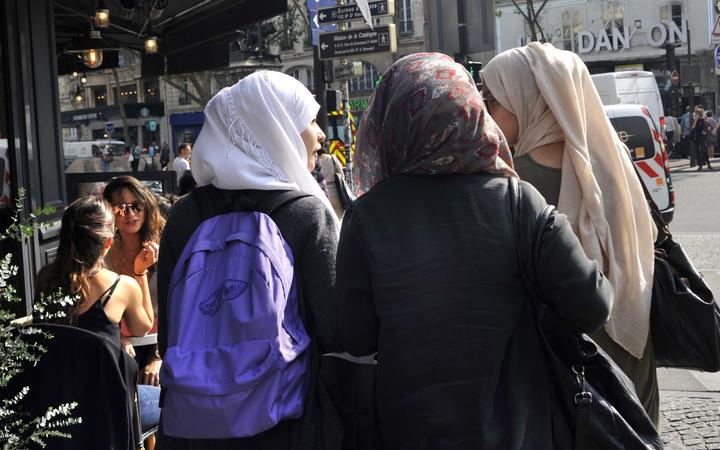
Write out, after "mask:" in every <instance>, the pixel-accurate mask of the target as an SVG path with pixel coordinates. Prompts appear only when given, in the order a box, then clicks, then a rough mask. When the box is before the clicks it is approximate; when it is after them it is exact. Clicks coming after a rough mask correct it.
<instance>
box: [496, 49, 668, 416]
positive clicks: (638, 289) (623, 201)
mask: <svg viewBox="0 0 720 450" xmlns="http://www.w3.org/2000/svg"><path fill="white" fill-rule="evenodd" d="M482 78H483V93H484V95H485V101H486V103H487V107H488V110H489V112H490V114H491V115H492V117H493V119H495V121H496V122H497V123H498V125H499V126H500V128H501V129H502V130H503V133H504V134H505V137H506V138H507V140H508V143H509V144H510V145H512V146H513V147H514V150H515V152H514V157H515V161H516V166H515V169H516V171H517V173H518V175H519V176H520V178H521V179H523V180H525V181H528V182H529V183H531V184H533V185H534V186H535V187H536V188H538V190H539V191H540V193H542V194H543V195H544V196H545V197H546V199H547V201H548V203H551V204H555V205H557V207H558V210H559V211H560V212H562V213H564V214H566V215H567V216H568V220H569V221H570V224H571V225H572V228H573V231H574V232H575V234H576V235H577V236H578V237H579V239H580V242H581V243H582V246H583V248H584V249H585V252H586V253H587V255H588V256H589V257H590V258H592V259H594V260H596V261H598V262H599V263H600V264H601V267H602V268H603V271H604V272H605V274H606V275H607V276H608V278H609V279H610V281H611V282H612V284H613V288H614V291H615V302H614V305H613V309H612V313H611V315H610V319H609V320H608V322H607V323H606V324H605V327H604V331H602V330H601V331H600V332H598V333H595V334H594V335H593V338H595V339H596V341H597V342H598V343H599V344H600V345H601V346H602V347H603V348H604V349H605V350H606V351H607V352H608V353H609V354H610V356H611V357H612V358H613V359H614V360H615V362H617V364H618V365H619V366H620V367H621V368H622V369H623V370H624V371H625V373H626V374H627V375H628V376H629V377H630V378H631V379H632V380H633V382H634V383H635V388H636V390H637V393H638V396H639V397H640V400H641V401H642V403H643V406H644V407H645V409H646V411H647V412H648V414H649V415H650V417H651V418H652V419H653V420H654V421H655V423H657V422H658V407H659V398H658V388H657V374H656V371H655V359H654V356H653V352H652V346H651V342H650V339H649V331H650V303H651V302H650V299H651V291H652V282H653V267H654V266H653V233H654V229H653V225H652V220H651V218H650V213H649V210H648V206H647V203H646V200H645V197H644V195H643V191H642V187H641V185H640V182H639V180H638V177H637V175H636V174H635V171H634V169H633V167H632V162H631V161H630V158H628V157H627V153H626V149H625V146H624V144H622V143H621V142H620V140H619V139H618V137H617V134H616V133H615V131H614V129H613V127H612V125H611V124H610V121H609V120H608V118H607V116H606V115H605V112H604V109H603V106H602V103H601V101H600V97H599V96H598V93H597V90H596V89H595V86H594V84H593V82H592V80H591V78H590V74H589V73H588V70H587V68H586V67H585V64H584V63H583V62H582V61H581V60H580V58H579V57H578V56H577V55H575V54H574V53H571V52H568V51H564V50H559V49H557V48H555V47H553V46H552V45H550V44H540V43H537V42H534V43H531V44H529V45H527V46H525V47H520V48H515V49H512V50H508V51H505V52H503V53H501V54H499V55H497V56H496V57H495V58H493V59H492V60H491V61H490V62H489V63H488V64H487V66H486V67H485V68H484V69H483V70H482Z"/></svg>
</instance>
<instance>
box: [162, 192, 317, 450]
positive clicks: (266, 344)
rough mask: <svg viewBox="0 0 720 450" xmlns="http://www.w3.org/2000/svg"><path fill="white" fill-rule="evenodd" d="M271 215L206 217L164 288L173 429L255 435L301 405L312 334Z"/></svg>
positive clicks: (203, 434) (165, 422)
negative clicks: (307, 325) (308, 332)
mask: <svg viewBox="0 0 720 450" xmlns="http://www.w3.org/2000/svg"><path fill="white" fill-rule="evenodd" d="M305 195H306V194H299V193H297V192H287V193H284V194H280V195H279V196H277V197H276V198H275V199H273V202H272V203H273V204H274V207H272V208H269V209H268V210H267V214H265V213H262V212H257V211H251V212H230V213H225V214H220V215H216V216H214V217H211V218H210V219H207V220H205V221H204V222H203V223H202V224H200V226H199V227H198V228H197V229H196V230H195V232H194V233H193V235H192V237H191V238H190V240H189V241H188V242H187V244H186V245H185V249H184V250H183V253H182V255H181V256H180V258H179V259H178V261H177V264H176V266H175V269H174V271H173V274H172V277H171V279H170V285H169V289H168V302H167V304H168V308H167V311H166V312H165V314H167V323H168V330H167V351H166V352H165V357H164V358H163V364H162V369H161V372H160V382H161V384H162V386H163V391H164V399H163V408H162V427H163V432H164V434H166V435H168V436H174V437H180V438H186V439H225V438H234V437H246V436H254V435H256V434H258V433H261V432H263V431H265V430H268V429H270V428H272V427H274V426H275V425H277V423H278V422H280V421H281V420H285V419H291V418H296V417H299V416H300V415H301V414H302V412H303V405H304V398H305V393H306V391H307V385H308V367H309V366H308V364H309V351H308V347H309V345H310V338H309V337H308V335H307V333H306V332H305V327H304V326H303V322H302V320H301V319H300V316H299V314H298V298H297V297H298V296H297V287H296V283H295V276H294V271H293V255H292V252H291V250H290V247H289V246H288V244H287V243H286V242H285V240H284V239H283V238H282V236H281V234H280V230H279V229H278V227H277V226H276V225H275V222H273V220H272V219H271V218H270V217H269V215H268V214H270V213H271V212H272V211H274V210H276V209H277V208H279V206H281V204H282V203H287V202H288V201H290V199H292V198H298V197H300V196H305Z"/></svg>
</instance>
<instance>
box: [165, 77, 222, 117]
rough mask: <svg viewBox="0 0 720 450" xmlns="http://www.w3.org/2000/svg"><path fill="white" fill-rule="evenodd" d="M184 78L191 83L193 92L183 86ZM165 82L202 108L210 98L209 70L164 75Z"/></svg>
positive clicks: (210, 81)
mask: <svg viewBox="0 0 720 450" xmlns="http://www.w3.org/2000/svg"><path fill="white" fill-rule="evenodd" d="M183 78H184V80H183ZM185 80H187V81H189V82H190V84H192V86H193V88H195V92H193V91H192V90H190V89H188V88H187V87H185V86H186V85H185ZM165 82H166V83H167V84H169V85H170V86H172V87H174V88H175V89H177V90H178V91H180V92H182V93H183V94H185V95H186V96H187V97H189V98H190V99H191V100H192V101H193V102H195V103H197V104H198V105H200V106H201V107H202V108H204V107H205V105H207V103H208V102H209V101H210V99H211V98H212V94H213V93H212V72H211V71H204V72H194V73H189V74H185V75H168V76H166V77H165Z"/></svg>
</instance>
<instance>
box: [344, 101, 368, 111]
mask: <svg viewBox="0 0 720 450" xmlns="http://www.w3.org/2000/svg"><path fill="white" fill-rule="evenodd" d="M348 103H350V110H351V111H365V110H366V109H367V107H368V99H367V98H351V99H350V101H349V102H348Z"/></svg>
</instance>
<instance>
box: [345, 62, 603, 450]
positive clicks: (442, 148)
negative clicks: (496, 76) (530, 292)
mask: <svg viewBox="0 0 720 450" xmlns="http://www.w3.org/2000/svg"><path fill="white" fill-rule="evenodd" d="M356 151H357V158H356V161H357V169H356V170H357V171H356V173H355V180H356V183H357V185H358V187H359V191H360V192H361V193H363V192H364V194H363V195H362V196H361V197H359V198H358V200H357V201H356V202H355V203H354V204H353V205H352V206H350V208H349V209H348V210H347V211H346V214H345V218H344V220H343V224H342V231H341V235H340V243H339V247H338V255H337V266H336V267H337V271H336V274H337V284H336V288H337V290H338V324H339V326H338V330H339V333H340V340H341V342H342V343H343V345H344V346H345V347H346V349H347V350H348V351H349V352H350V353H352V354H356V355H365V354H369V353H373V352H377V360H378V365H377V380H376V381H377V384H376V402H377V413H378V418H379V427H380V431H381V434H382V438H383V440H384V441H385V444H386V446H387V447H388V448H392V449H401V448H402V449H414V450H417V449H431V448H432V449H438V448H483V449H495V448H498V449H499V448H502V449H531V448H532V449H539V448H562V445H556V444H557V443H556V442H555V436H560V435H562V434H563V433H561V432H559V430H558V427H561V426H562V425H560V423H562V420H558V418H557V417H556V414H555V411H554V410H553V408H552V406H551V405H553V404H555V402H553V401H551V400H552V395H553V392H552V387H551V384H550V380H549V379H548V378H547V375H546V373H547V372H546V371H543V370H542V367H543V366H544V361H543V360H542V351H541V347H540V344H539V343H538V342H537V341H536V339H534V338H533V336H532V334H530V333H531V332H530V329H531V328H532V327H531V325H529V324H528V323H527V320H528V314H527V311H528V310H527V309H526V306H527V305H528V300H527V298H526V295H525V292H524V289H523V284H522V281H521V277H520V270H521V269H520V267H519V266H518V263H517V259H516V253H515V243H514V236H515V233H514V231H513V230H514V227H513V221H512V219H511V213H510V203H509V198H508V178H509V177H515V176H516V175H515V172H514V170H513V162H512V158H511V156H510V152H509V150H508V146H507V144H506V143H505V139H504V137H503V136H502V134H501V133H500V131H499V129H498V128H497V126H496V125H495V123H494V122H493V121H492V119H491V118H490V117H489V116H488V115H487V114H486V112H485V108H484V105H483V102H482V100H481V98H480V93H479V92H478V91H477V89H476V88H475V86H474V84H473V83H472V80H471V78H470V75H469V74H468V73H467V71H465V70H464V69H463V67H462V66H460V65H458V64H456V63H455V62H453V60H452V59H450V58H449V57H447V56H446V55H441V54H436V53H425V54H415V55H409V56H406V57H404V58H402V59H400V60H399V61H397V62H396V63H395V64H394V65H393V66H392V67H390V69H389V70H388V71H387V73H385V75H384V76H383V79H382V82H381V83H380V85H379V86H378V88H377V89H376V90H375V92H374V94H373V96H372V98H371V99H370V104H369V107H368V109H367V110H366V112H365V115H364V116H363V119H362V122H361V124H360V127H359V129H358V144H357V150H356ZM520 187H521V193H522V195H521V202H520V219H519V226H520V229H519V232H521V233H527V234H528V235H529V236H530V233H531V231H532V230H534V227H535V221H536V219H537V217H538V215H539V214H540V212H541V210H542V209H543V207H544V206H545V201H544V200H543V198H542V197H541V196H540V195H539V194H538V193H537V191H536V190H535V189H533V188H532V187H531V186H530V185H528V184H525V183H522V182H521V183H520ZM528 240H529V241H531V240H532V239H530V238H528ZM538 258H539V260H538V261H537V269H538V279H539V283H540V284H541V285H542V288H543V291H544V292H546V293H547V294H548V298H547V300H548V302H550V303H552V304H553V306H554V308H555V309H556V311H557V312H558V313H559V314H560V316H561V317H563V318H564V319H565V320H566V321H567V323H568V324H569V325H570V326H572V327H573V328H575V329H577V330H580V331H591V330H594V329H596V328H598V327H600V326H601V325H602V323H603V322H604V321H605V319H606V318H607V315H608V311H609V309H610V305H611V303H612V288H611V287H610V285H609V283H608V282H607V280H606V279H605V278H604V277H603V275H602V274H601V273H600V272H598V270H597V265H596V264H595V263H594V262H591V261H590V260H589V259H588V258H587V257H586V256H585V255H584V253H583V251H582V248H581V247H580V244H579V242H578V240H577V238H576V237H575V235H574V234H573V233H572V230H571V229H570V227H569V225H568V223H567V220H566V218H565V217H564V216H563V215H560V214H558V215H555V216H554V225H553V226H552V227H551V228H550V229H548V230H547V231H546V233H545V237H544V239H543V244H542V246H541V250H540V254H539V256H538ZM565 431H567V430H565ZM566 435H567V433H566Z"/></svg>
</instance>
